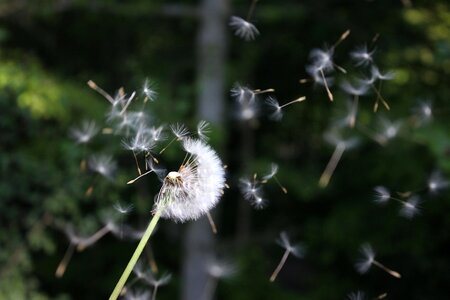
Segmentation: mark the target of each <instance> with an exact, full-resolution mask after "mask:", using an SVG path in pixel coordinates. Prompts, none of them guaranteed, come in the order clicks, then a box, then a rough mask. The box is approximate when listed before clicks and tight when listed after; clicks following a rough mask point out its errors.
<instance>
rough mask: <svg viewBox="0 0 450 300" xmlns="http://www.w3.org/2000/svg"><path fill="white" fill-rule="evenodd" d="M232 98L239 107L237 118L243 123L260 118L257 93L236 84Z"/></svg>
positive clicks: (232, 90) (232, 91)
mask: <svg viewBox="0 0 450 300" xmlns="http://www.w3.org/2000/svg"><path fill="white" fill-rule="evenodd" d="M230 93H231V97H233V98H234V99H235V100H236V103H237V105H238V112H239V113H238V115H237V118H238V119H240V120H243V121H251V120H253V119H255V118H256V117H257V116H258V113H259V106H258V103H257V102H256V101H255V100H256V92H255V91H253V90H251V89H249V88H248V87H243V86H241V85H239V84H238V83H236V84H235V85H234V87H233V88H232V89H231V91H230Z"/></svg>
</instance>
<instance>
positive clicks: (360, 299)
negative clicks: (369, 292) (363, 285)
mask: <svg viewBox="0 0 450 300" xmlns="http://www.w3.org/2000/svg"><path fill="white" fill-rule="evenodd" d="M347 299H348V300H364V299H366V295H365V294H364V293H363V292H361V291H357V292H355V293H351V294H349V295H348V296H347Z"/></svg>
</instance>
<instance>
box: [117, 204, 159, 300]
mask: <svg viewBox="0 0 450 300" xmlns="http://www.w3.org/2000/svg"><path fill="white" fill-rule="evenodd" d="M160 216H161V209H157V210H156V212H155V215H154V216H153V218H152V220H151V221H150V223H149V224H148V227H147V229H146V230H145V233H144V235H143V236H142V238H141V240H140V241H139V244H138V246H137V248H136V250H135V251H134V253H133V256H132V257H131V259H130V261H129V262H128V265H127V266H126V268H125V270H124V271H123V273H122V276H120V279H119V281H118V282H117V284H116V287H115V288H114V290H113V292H112V294H111V296H110V297H109V300H116V299H117V298H118V297H119V295H120V292H121V291H122V288H123V287H124V285H125V283H126V282H127V279H128V277H129V276H130V273H131V271H132V270H133V268H134V266H135V265H136V263H137V261H138V259H139V256H141V253H142V251H143V250H144V248H145V245H146V244H147V242H148V240H149V239H150V236H151V234H152V232H153V230H154V229H155V227H156V224H157V223H158V220H159V217H160Z"/></svg>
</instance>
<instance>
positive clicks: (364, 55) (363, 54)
mask: <svg viewBox="0 0 450 300" xmlns="http://www.w3.org/2000/svg"><path fill="white" fill-rule="evenodd" d="M374 53H375V50H372V51H369V50H368V49H367V45H363V46H359V47H357V48H356V49H355V50H354V51H352V52H350V57H351V58H352V59H353V60H354V61H355V64H356V65H357V66H367V65H370V64H372V63H373V54H374Z"/></svg>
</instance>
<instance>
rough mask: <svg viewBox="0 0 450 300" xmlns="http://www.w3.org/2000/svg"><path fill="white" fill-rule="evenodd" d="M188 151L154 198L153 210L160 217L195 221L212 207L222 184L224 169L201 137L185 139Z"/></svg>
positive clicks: (223, 181)
mask: <svg viewBox="0 0 450 300" xmlns="http://www.w3.org/2000/svg"><path fill="white" fill-rule="evenodd" d="M183 147H184V150H185V151H186V152H187V153H188V154H189V157H188V159H187V160H186V162H185V163H184V164H183V165H181V166H180V168H179V170H178V171H176V172H170V173H169V174H168V175H167V176H166V178H165V179H164V182H163V186H162V187H161V190H160V192H159V194H158V195H157V197H156V202H155V209H156V210H161V216H162V217H163V218H168V219H172V220H174V221H179V222H185V221H188V220H195V219H198V218H199V217H201V216H202V215H204V214H205V213H207V212H208V211H209V210H210V209H212V208H213V207H214V206H215V205H216V204H217V202H218V201H219V199H220V196H221V195H222V191H223V189H224V187H225V170H224V167H223V165H222V162H221V160H220V159H219V157H218V156H217V154H216V152H215V151H214V150H213V149H211V147H210V146H209V145H207V144H205V143H204V142H203V141H201V140H195V139H191V138H185V139H184V140H183Z"/></svg>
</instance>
